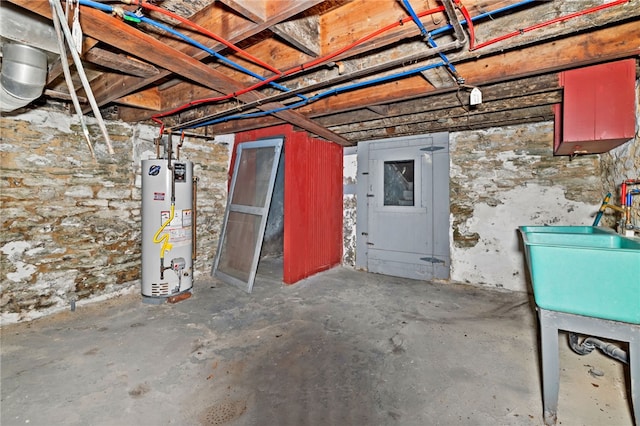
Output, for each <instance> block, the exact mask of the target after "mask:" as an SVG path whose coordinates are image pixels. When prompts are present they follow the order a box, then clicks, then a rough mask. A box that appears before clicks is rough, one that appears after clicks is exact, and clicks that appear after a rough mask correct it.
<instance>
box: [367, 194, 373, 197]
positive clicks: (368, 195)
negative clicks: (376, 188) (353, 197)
mask: <svg viewBox="0 0 640 426" xmlns="http://www.w3.org/2000/svg"><path fill="white" fill-rule="evenodd" d="M367 197H375V195H373V194H367Z"/></svg>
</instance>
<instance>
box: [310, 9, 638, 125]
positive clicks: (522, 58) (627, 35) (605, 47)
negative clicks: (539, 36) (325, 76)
mask: <svg viewBox="0 0 640 426" xmlns="http://www.w3.org/2000/svg"><path fill="white" fill-rule="evenodd" d="M639 54H640V25H638V22H637V21H632V22H626V23H622V24H619V25H617V26H614V27H606V28H600V29H596V30H594V31H590V32H584V33H580V34H576V35H574V36H572V37H567V38H563V39H557V40H551V41H547V42H545V43H540V44H538V45H535V46H529V47H524V48H522V49H519V50H510V51H508V52H502V53H496V54H493V55H489V56H484V57H481V58H478V59H470V60H464V58H461V62H456V64H455V65H456V68H457V70H458V73H459V74H460V75H461V76H463V77H464V78H465V80H466V81H467V83H468V84H472V85H484V84H490V83H493V82H502V81H508V80H515V79H519V78H524V77H528V76H533V75H540V74H544V73H549V72H556V71H561V70H565V69H571V68H577V67H581V66H586V65H590V64H594V63H599V62H606V61H612V60H617V59H622V58H629V57H637V56H638V55H639ZM435 91H436V90H435V89H428V88H425V86H424V84H423V85H420V84H419V80H416V79H415V78H406V79H404V80H401V81H395V82H391V83H386V84H381V85H378V86H375V87H367V88H364V89H360V90H357V91H353V92H349V93H346V94H340V95H337V96H332V97H330V98H325V99H323V100H321V101H318V102H315V103H313V104H309V105H307V106H304V107H302V108H300V110H299V111H300V112H301V113H303V114H305V115H308V116H317V115H323V114H328V113H332V112H336V111H345V110H349V109H354V108H359V107H360V106H362V105H363V104H364V105H367V104H375V103H385V102H389V101H396V100H401V99H403V98H406V97H411V96H416V95H420V94H424V93H434V92H435Z"/></svg>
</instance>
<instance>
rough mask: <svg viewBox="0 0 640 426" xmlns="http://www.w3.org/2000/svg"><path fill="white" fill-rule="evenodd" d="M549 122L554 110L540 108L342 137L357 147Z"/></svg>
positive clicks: (549, 107) (412, 125)
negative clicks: (388, 140) (370, 142)
mask: <svg viewBox="0 0 640 426" xmlns="http://www.w3.org/2000/svg"><path fill="white" fill-rule="evenodd" d="M550 120H553V110H552V108H551V106H539V107H532V108H522V109H518V110H513V111H510V112H508V113H507V112H502V111H501V112H495V113H489V114H478V115H474V116H469V117H466V116H462V117H452V118H448V119H441V120H436V121H425V122H419V123H411V124H402V125H398V126H389V127H385V128H379V129H373V130H363V131H354V132H345V133H343V134H342V136H343V137H345V138H347V139H349V140H350V141H351V142H352V143H357V142H360V141H366V140H372V139H381V138H390V137H396V136H409V135H418V134H425V133H435V132H443V131H449V132H455V131H465V130H474V129H486V128H489V127H504V126H510V125H514V124H522V123H537V122H541V121H550Z"/></svg>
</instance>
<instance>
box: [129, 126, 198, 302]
mask: <svg viewBox="0 0 640 426" xmlns="http://www.w3.org/2000/svg"><path fill="white" fill-rule="evenodd" d="M172 148H173V147H172V142H171V137H169V138H168V140H167V141H165V150H164V151H165V152H164V155H163V156H160V155H159V148H158V150H157V152H158V155H157V158H156V159H149V160H142V171H141V172H142V280H141V281H142V296H143V301H144V302H147V303H162V302H165V301H167V299H168V298H174V297H176V298H180V297H181V296H182V297H188V296H189V295H190V294H191V289H192V287H193V257H194V250H193V242H194V230H195V223H194V220H195V212H194V202H193V200H194V186H195V183H194V179H193V163H192V162H190V161H181V160H180V159H179V152H180V151H179V149H178V156H177V158H176V157H174V156H173V150H172Z"/></svg>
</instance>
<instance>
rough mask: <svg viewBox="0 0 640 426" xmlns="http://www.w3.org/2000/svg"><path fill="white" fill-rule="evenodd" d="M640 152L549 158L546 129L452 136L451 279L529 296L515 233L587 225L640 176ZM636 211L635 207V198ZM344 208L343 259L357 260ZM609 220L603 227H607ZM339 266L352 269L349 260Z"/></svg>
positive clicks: (633, 144) (634, 146) (634, 148)
mask: <svg viewBox="0 0 640 426" xmlns="http://www.w3.org/2000/svg"><path fill="white" fill-rule="evenodd" d="M639 146H640V138H639V137H636V139H635V140H634V141H630V142H628V143H626V144H624V145H622V146H620V147H618V148H616V149H614V150H612V151H611V152H609V153H606V154H602V155H585V156H580V157H576V158H573V159H570V158H569V157H567V156H559V157H554V156H553V148H552V147H553V123H551V122H545V123H536V124H526V125H518V126H510V127H504V128H495V129H486V130H475V131H465V132H455V133H451V134H450V149H451V164H450V167H451V169H450V199H449V200H445V201H448V202H449V203H450V209H451V214H450V224H451V228H450V250H451V279H452V280H453V281H458V282H467V283H473V284H481V285H486V286H490V287H499V288H505V289H509V290H515V291H529V290H530V283H529V277H528V274H527V270H526V265H525V263H524V256H523V252H522V242H521V238H520V236H519V235H518V232H517V228H518V226H521V225H544V224H547V225H591V224H592V223H593V220H594V218H595V215H596V213H597V211H598V209H599V207H600V203H601V202H602V199H603V197H604V195H605V194H606V193H607V192H612V193H616V187H618V189H619V185H620V182H622V179H623V178H624V179H629V178H632V177H634V176H635V177H637V176H640V151H639V149H640V148H639ZM352 157H354V156H345V164H347V163H351V162H353V161H354V160H353V158H352ZM354 168H355V166H354V165H351V166H350V168H349V169H348V170H347V168H345V184H347V183H350V184H352V183H354V182H355V174H354V173H353V172H352V169H354ZM616 185H617V186H616ZM348 197H350V198H348V201H350V202H351V201H353V200H352V198H353V196H348ZM345 200H347V196H346V197H345ZM634 203H635V204H636V205H638V206H639V207H640V197H636V200H635V201H634ZM618 204H619V203H618ZM348 205H349V204H347V203H346V202H345V221H344V223H345V232H344V237H345V249H344V252H345V254H354V253H355V209H350V208H346V207H347V206H348ZM613 217H615V215H614V214H609V215H608V216H607V217H606V218H605V220H603V221H602V223H601V225H609V226H612V225H613V219H612V218H613ZM636 221H637V222H640V220H638V218H636ZM343 263H344V264H345V265H347V266H353V265H354V260H353V256H349V257H347V256H345V258H344V259H343Z"/></svg>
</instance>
